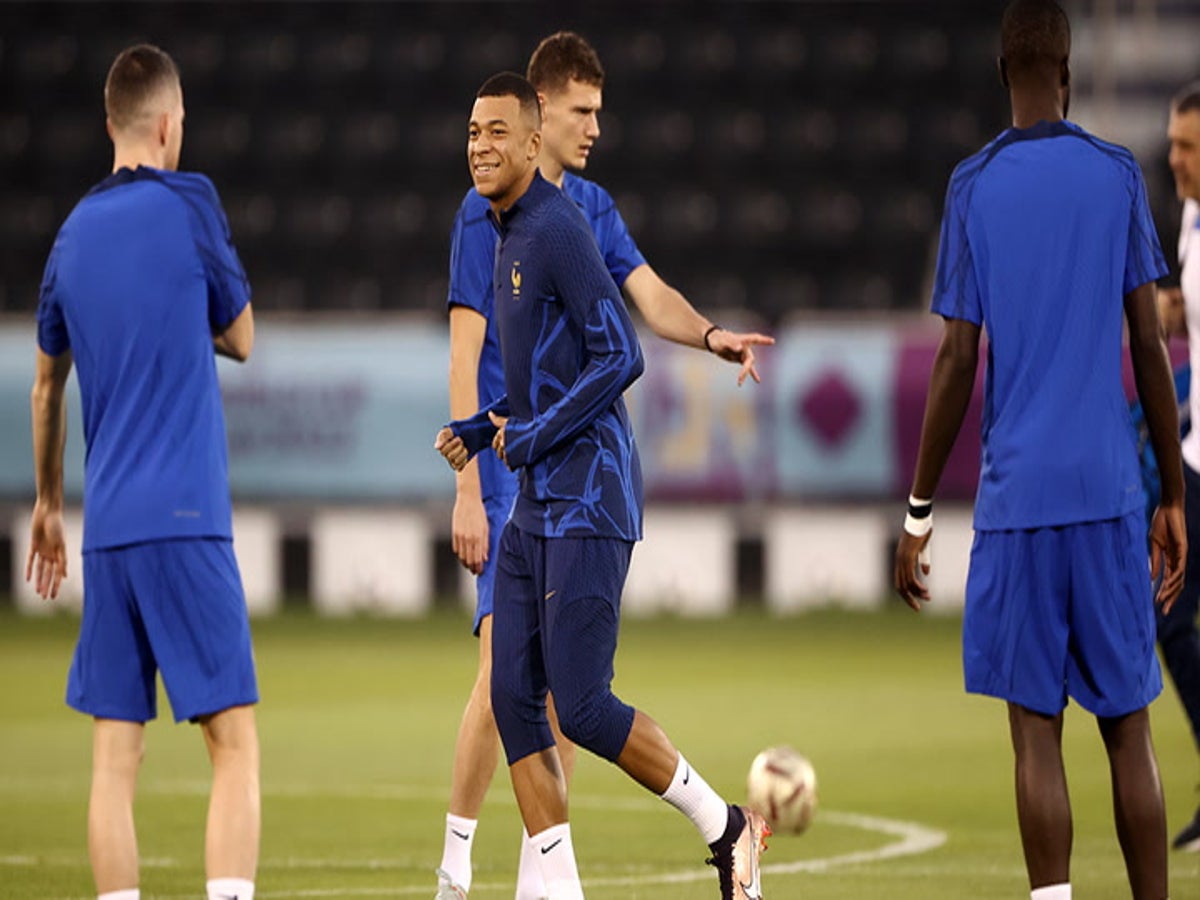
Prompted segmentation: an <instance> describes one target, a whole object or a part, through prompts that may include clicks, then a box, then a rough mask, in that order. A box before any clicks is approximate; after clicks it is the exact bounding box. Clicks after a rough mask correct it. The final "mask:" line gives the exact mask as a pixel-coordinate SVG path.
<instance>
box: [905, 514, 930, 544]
mask: <svg viewBox="0 0 1200 900" xmlns="http://www.w3.org/2000/svg"><path fill="white" fill-rule="evenodd" d="M904 530H905V531H907V532H908V533H909V534H911V535H912V536H913V537H925V535H927V534H929V532H931V531H933V511H932V510H930V512H929V514H928V515H926V516H925V517H924V518H922V519H918V518H917V517H916V516H914V515H913V514H912V513H908V514H907V515H905V517H904Z"/></svg>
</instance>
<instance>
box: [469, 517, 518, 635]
mask: <svg viewBox="0 0 1200 900" xmlns="http://www.w3.org/2000/svg"><path fill="white" fill-rule="evenodd" d="M516 502H517V495H516V494H515V493H513V494H497V495H496V496H494V497H488V498H487V499H486V500H484V501H483V509H484V512H486V513H487V520H488V558H487V562H485V563H484V564H483V572H481V573H480V574H479V575H478V576H477V577H476V578H475V621H474V623H473V624H472V627H471V631H472V632H473V633H474V635H475V636H476V637H479V623H480V622H482V621H483V620H484V619H485V618H486V617H487V616H490V615H491V614H492V613H493V612H494V611H495V609H496V601H495V597H494V591H495V588H496V556H497V555H498V554H499V553H500V535H501V533H502V532H503V531H504V526H505V525H507V524H508V519H509V517H510V516H511V515H512V509H513V504H515V503H516Z"/></svg>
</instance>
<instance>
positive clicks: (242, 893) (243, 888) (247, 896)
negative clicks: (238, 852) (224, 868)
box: [207, 878, 254, 900]
mask: <svg viewBox="0 0 1200 900" xmlns="http://www.w3.org/2000/svg"><path fill="white" fill-rule="evenodd" d="M207 888H208V900H254V882H253V881H247V880H246V879H245V878H212V879H209V882H208V884H207Z"/></svg>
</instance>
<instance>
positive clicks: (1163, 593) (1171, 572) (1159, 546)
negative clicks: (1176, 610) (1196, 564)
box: [1150, 504, 1187, 613]
mask: <svg viewBox="0 0 1200 900" xmlns="http://www.w3.org/2000/svg"><path fill="white" fill-rule="evenodd" d="M1186 561H1187V519H1186V518H1185V517H1184V513H1183V505H1182V504H1172V505H1169V506H1160V507H1159V508H1158V509H1156V510H1155V511H1154V519H1153V521H1151V522H1150V577H1151V578H1152V579H1153V580H1154V581H1158V579H1159V578H1160V577H1161V578H1162V581H1161V583H1159V586H1158V593H1157V594H1156V595H1155V597H1154V602H1155V603H1157V604H1159V605H1160V606H1161V607H1162V611H1163V612H1164V613H1168V612H1170V611H1171V607H1172V606H1174V605H1175V600H1176V599H1177V598H1178V597H1179V594H1180V592H1182V591H1183V575H1184V564H1185V562H1186Z"/></svg>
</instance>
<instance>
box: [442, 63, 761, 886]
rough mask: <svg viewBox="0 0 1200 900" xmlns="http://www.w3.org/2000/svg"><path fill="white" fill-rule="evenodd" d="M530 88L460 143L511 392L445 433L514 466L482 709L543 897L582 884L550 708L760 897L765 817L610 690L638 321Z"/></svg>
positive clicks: (625, 533)
mask: <svg viewBox="0 0 1200 900" xmlns="http://www.w3.org/2000/svg"><path fill="white" fill-rule="evenodd" d="M540 124H541V122H540V111H539V101H538V96H537V93H536V91H535V90H534V88H533V86H532V85H531V84H530V83H529V82H528V81H526V80H525V79H523V78H521V77H520V76H519V75H515V74H512V73H502V74H500V75H496V76H493V77H492V78H491V79H489V80H488V81H487V82H486V83H485V84H484V85H483V87H482V88H481V89H480V91H479V93H478V95H477V99H476V101H475V105H474V108H473V110H472V113H471V120H470V124H469V137H468V143H467V156H468V162H469V164H470V169H471V176H472V180H473V181H474V184H475V188H476V190H478V191H479V193H480V194H481V195H482V196H483V197H485V198H486V199H487V200H488V203H489V206H490V209H491V221H492V222H493V223H494V225H495V227H496V228H497V229H498V230H499V233H500V241H499V245H498V247H497V250H496V267H495V272H496V281H495V285H494V290H495V294H494V311H493V315H494V318H495V319H496V323H497V330H498V331H499V336H500V344H501V347H502V348H503V367H504V380H505V385H506V386H507V391H506V393H505V394H504V395H502V396H500V397H499V398H497V399H496V400H495V401H493V402H492V403H491V404H490V405H489V406H488V407H486V408H485V409H483V410H480V411H479V412H478V413H476V414H475V415H473V416H471V417H470V418H468V419H465V420H458V421H455V422H452V423H451V424H450V425H449V426H447V427H445V428H443V429H441V431H439V432H438V435H437V438H436V440H435V447H436V448H437V449H438V450H439V451H440V452H441V453H442V455H443V456H444V457H445V458H446V459H447V461H448V462H450V464H451V466H452V467H453V468H454V469H456V470H461V469H462V468H463V466H464V465H465V464H466V463H467V461H468V460H469V459H470V458H471V457H473V456H475V455H476V454H477V453H479V452H480V451H482V450H484V449H486V448H487V447H488V446H489V445H490V446H491V447H492V448H493V449H494V450H495V452H496V454H497V456H499V458H500V460H501V461H502V462H504V463H505V464H506V465H508V466H509V467H510V468H512V469H514V470H516V471H518V472H519V473H520V490H519V493H518V495H517V500H516V503H515V506H514V507H513V510H512V515H511V518H510V519H509V521H508V524H507V525H505V527H504V532H503V534H502V536H501V539H500V548H499V551H498V553H497V563H496V565H497V570H496V583H495V597H496V604H495V611H494V613H493V620H494V622H493V626H492V706H493V709H494V711H495V719H496V724H497V725H498V727H499V731H500V736H501V739H502V742H503V745H504V750H505V754H506V757H507V759H508V763H509V770H510V774H511V777H512V782H513V789H514V792H515V793H516V796H517V802H518V805H519V807H520V809H521V816H522V819H523V821H524V824H525V828H526V831H527V832H528V834H530V835H531V838H530V841H531V843H532V844H533V846H534V847H536V848H537V855H538V862H539V864H540V866H541V869H542V875H543V878H544V881H545V886H546V896H547V897H548V898H550V900H576V898H580V897H582V896H583V891H582V888H581V886H580V882H579V874H578V871H577V868H576V863H575V856H574V850H573V848H572V843H571V831H570V825H569V824H568V821H567V802H566V782H565V779H564V777H563V772H562V768H561V765H560V761H559V754H558V750H557V748H556V745H555V741H554V738H553V735H552V733H551V731H550V728H549V724H548V722H547V717H546V703H545V700H546V695H547V692H548V691H550V692H553V694H554V697H555V704H556V707H557V711H558V718H559V724H560V726H561V728H562V732H563V734H564V735H566V737H567V738H568V739H570V740H571V741H573V742H575V743H577V744H579V745H581V746H583V747H584V748H585V749H587V750H590V751H592V752H594V753H596V754H598V755H600V756H602V757H603V758H605V759H608V760H609V761H611V762H615V763H616V764H617V765H618V766H620V767H621V768H622V769H623V770H624V771H625V772H627V773H628V774H629V775H630V776H632V777H633V778H634V779H635V780H636V781H638V782H639V783H640V784H642V785H643V786H644V787H646V788H648V789H649V790H652V791H654V792H655V793H657V794H659V795H660V796H662V797H663V799H665V800H667V802H669V803H671V804H672V805H673V806H675V807H676V808H678V809H680V810H681V811H682V812H684V813H685V815H687V816H688V817H689V818H690V819H691V820H692V822H693V823H694V824H695V825H696V827H697V829H698V830H699V831H700V833H701V834H702V836H703V837H704V839H705V841H706V842H708V843H709V845H710V847H711V849H712V854H713V856H712V860H711V861H712V863H713V864H714V865H715V866H716V867H717V869H718V873H719V880H720V884H721V895H722V897H723V898H726V900H733V898H741V900H754V898H760V897H761V896H762V894H761V888H760V878H759V866H758V856H759V853H760V852H761V849H762V841H763V839H764V836H765V834H766V833H767V829H766V825H765V823H764V821H763V819H762V817H761V816H759V815H758V814H757V813H754V812H752V811H749V810H745V809H742V808H741V807H737V806H730V805H728V804H726V803H725V801H724V800H722V799H721V797H720V796H719V795H717V793H716V792H715V791H713V790H712V788H710V787H709V786H708V785H707V784H706V783H705V782H704V780H703V779H702V778H701V777H700V775H699V773H698V772H696V771H695V770H693V769H692V768H691V767H690V766H689V765H688V763H687V762H686V760H685V759H684V758H683V756H682V755H681V754H680V753H679V752H678V751H677V750H676V749H675V748H674V746H673V745H672V744H671V743H670V741H669V740H668V739H667V736H666V735H665V734H664V733H663V732H662V730H661V729H660V728H659V727H658V725H656V724H655V723H654V721H653V720H651V719H650V718H649V717H648V716H646V715H645V714H644V713H642V712H639V711H636V710H634V709H633V708H632V707H630V706H627V705H626V704H624V703H622V702H621V701H620V700H619V699H617V697H615V696H614V695H613V693H612V689H611V681H612V675H613V656H614V654H615V651H616V642H617V627H618V621H619V609H620V594H621V589H622V586H623V584H624V581H625V574H626V572H627V570H628V566H629V558H630V554H631V552H632V549H633V542H634V541H636V540H638V539H639V538H640V536H641V513H642V509H641V507H642V496H641V473H640V468H639V465H638V458H637V449H636V447H635V446H634V442H633V434H632V431H631V430H630V426H629V420H628V415H627V413H626V410H625V405H624V402H623V400H622V399H621V395H622V393H623V392H624V391H625V389H626V388H627V387H628V386H629V385H630V384H631V383H632V382H633V381H634V380H635V379H636V378H637V377H638V375H640V374H641V371H642V356H641V349H640V347H639V346H638V340H637V334H636V332H635V331H634V329H633V323H632V322H631V321H630V319H629V315H628V313H627V312H626V310H625V305H624V303H623V302H622V300H621V297H620V289H619V288H618V287H617V285H616V283H615V282H614V281H613V278H612V276H611V275H610V274H609V272H608V270H607V268H606V266H605V264H604V260H603V258H602V257H601V255H600V252H599V248H598V247H597V245H596V242H595V238H594V236H593V235H592V232H591V230H590V229H589V228H588V224H587V221H586V219H585V218H584V217H583V215H582V214H581V213H580V211H579V209H578V207H577V206H576V204H575V203H574V201H572V200H571V198H570V197H568V196H567V195H566V194H565V193H563V192H562V191H560V190H559V189H557V188H556V187H554V185H552V184H551V183H550V182H548V181H546V180H545V179H544V178H542V177H541V176H540V175H539V174H538V170H537V159H538V153H539V150H540V145H541V133H540V131H539V128H540Z"/></svg>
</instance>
